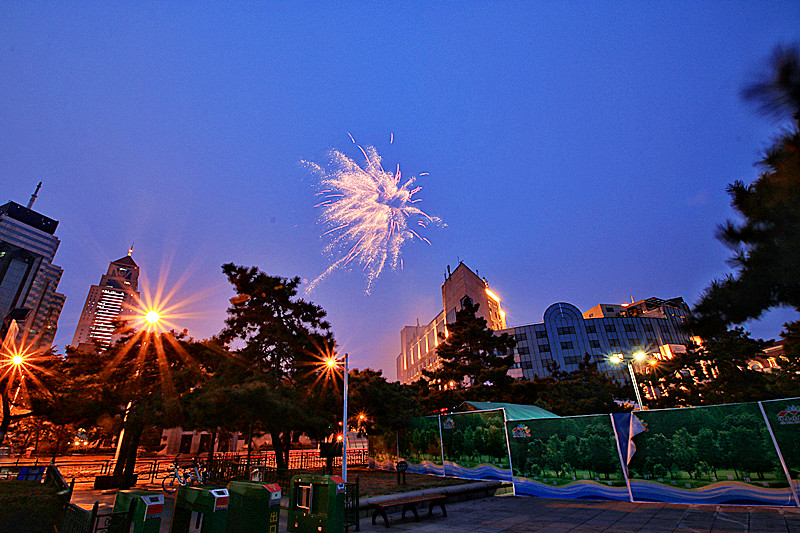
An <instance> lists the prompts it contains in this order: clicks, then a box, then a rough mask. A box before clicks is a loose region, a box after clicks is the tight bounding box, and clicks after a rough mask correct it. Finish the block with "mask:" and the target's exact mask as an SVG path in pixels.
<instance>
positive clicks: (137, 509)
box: [113, 490, 164, 533]
mask: <svg viewBox="0 0 800 533" xmlns="http://www.w3.org/2000/svg"><path fill="white" fill-rule="evenodd" d="M131 507H133V509H134V510H133V530H132V533H158V531H159V530H160V529H161V513H162V512H163V510H164V495H163V494H161V493H160V492H148V491H146V490H118V491H117V495H116V497H115V498H114V509H113V512H115V513H124V512H127V511H129V510H130V508H131Z"/></svg>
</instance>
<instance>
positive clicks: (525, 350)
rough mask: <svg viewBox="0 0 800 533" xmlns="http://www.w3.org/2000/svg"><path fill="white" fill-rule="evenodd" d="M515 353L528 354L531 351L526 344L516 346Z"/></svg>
mask: <svg viewBox="0 0 800 533" xmlns="http://www.w3.org/2000/svg"><path fill="white" fill-rule="evenodd" d="M517 353H518V354H520V355H528V354H529V353H531V351H530V349H529V348H528V347H527V346H518V347H517Z"/></svg>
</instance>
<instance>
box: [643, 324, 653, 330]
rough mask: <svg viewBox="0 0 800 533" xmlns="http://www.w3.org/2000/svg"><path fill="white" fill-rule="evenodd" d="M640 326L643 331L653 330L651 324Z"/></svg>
mask: <svg viewBox="0 0 800 533" xmlns="http://www.w3.org/2000/svg"><path fill="white" fill-rule="evenodd" d="M642 328H643V329H644V330H645V331H650V332H652V331H653V324H642Z"/></svg>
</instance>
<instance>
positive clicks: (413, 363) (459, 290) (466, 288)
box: [397, 263, 506, 383]
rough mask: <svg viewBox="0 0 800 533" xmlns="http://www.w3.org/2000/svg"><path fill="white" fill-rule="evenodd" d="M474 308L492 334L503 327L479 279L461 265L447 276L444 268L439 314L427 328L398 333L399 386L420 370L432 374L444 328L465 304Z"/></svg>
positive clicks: (495, 299) (489, 292)
mask: <svg viewBox="0 0 800 533" xmlns="http://www.w3.org/2000/svg"><path fill="white" fill-rule="evenodd" d="M467 302H470V303H474V304H478V316H479V317H482V318H484V319H485V320H486V323H487V325H488V326H489V327H490V328H492V329H493V330H495V331H496V330H501V329H504V328H505V327H506V315H505V312H504V311H503V309H502V308H501V306H500V298H499V297H498V296H497V295H496V294H495V293H494V292H492V290H491V289H489V285H488V283H487V282H486V279H482V278H481V277H479V276H478V275H477V274H476V273H475V272H473V271H472V270H470V269H469V268H468V267H467V266H466V265H465V264H464V263H459V264H458V266H457V267H456V269H455V270H454V271H452V272H450V267H449V266H448V267H447V274H446V275H445V280H444V283H443V284H442V311H441V312H440V313H439V314H438V315H436V317H435V318H434V319H433V320H431V321H430V322H429V323H428V324H427V325H425V326H422V325H420V324H419V323H417V325H416V326H406V327H404V328H403V329H402V330H401V331H400V346H401V352H400V355H399V356H398V357H397V378H398V379H399V380H400V381H401V382H402V383H412V382H414V381H416V380H418V379H419V378H420V377H422V371H423V370H436V369H437V368H438V367H439V359H438V357H437V356H436V347H437V346H438V345H439V343H440V342H441V340H442V339H443V338H445V337H446V336H447V324H451V323H453V322H455V320H456V312H457V311H460V310H461V309H462V307H463V306H464V304H465V303H467Z"/></svg>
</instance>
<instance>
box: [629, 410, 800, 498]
mask: <svg viewBox="0 0 800 533" xmlns="http://www.w3.org/2000/svg"><path fill="white" fill-rule="evenodd" d="M636 417H637V418H638V419H639V420H641V422H642V424H643V425H644V427H645V428H646V431H642V432H640V433H638V434H637V435H635V436H633V437H632V440H633V442H634V444H635V453H634V454H633V455H632V457H631V459H630V464H629V467H628V468H629V469H628V476H629V478H630V484H631V493H632V495H633V499H634V500H635V501H661V502H676V503H709V504H711V503H761V504H765V505H794V501H793V497H792V494H791V491H790V489H789V484H788V481H787V479H786V476H785V474H784V472H783V469H782V467H781V464H780V460H779V459H778V455H777V451H776V449H775V446H774V444H773V442H772V439H771V438H770V435H769V431H768V430H767V427H766V424H765V423H764V417H763V416H762V414H761V410H760V408H759V406H758V404H757V403H746V404H731V405H717V406H710V407H692V408H686V409H665V410H658V411H639V412H636Z"/></svg>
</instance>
